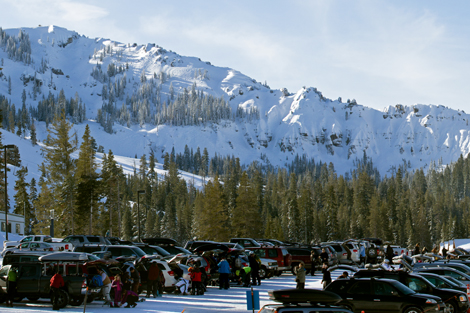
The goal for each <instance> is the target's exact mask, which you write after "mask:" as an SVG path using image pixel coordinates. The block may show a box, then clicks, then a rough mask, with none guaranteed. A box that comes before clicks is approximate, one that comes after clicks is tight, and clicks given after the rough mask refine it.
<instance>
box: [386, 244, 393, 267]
mask: <svg viewBox="0 0 470 313" xmlns="http://www.w3.org/2000/svg"><path fill="white" fill-rule="evenodd" d="M385 255H386V256H387V259H388V261H389V262H390V263H392V261H393V248H392V246H391V245H390V244H389V245H388V246H387V249H386V250H385Z"/></svg>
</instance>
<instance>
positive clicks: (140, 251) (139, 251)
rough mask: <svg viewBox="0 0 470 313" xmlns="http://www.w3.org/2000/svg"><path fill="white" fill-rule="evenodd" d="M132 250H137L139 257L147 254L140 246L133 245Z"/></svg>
mask: <svg viewBox="0 0 470 313" xmlns="http://www.w3.org/2000/svg"><path fill="white" fill-rule="evenodd" d="M132 251H134V252H135V254H137V256H138V257H140V258H141V257H143V256H144V255H145V252H144V251H143V250H142V249H140V248H139V247H132Z"/></svg>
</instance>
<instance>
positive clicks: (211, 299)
mask: <svg viewBox="0 0 470 313" xmlns="http://www.w3.org/2000/svg"><path fill="white" fill-rule="evenodd" d="M342 272H343V271H335V272H332V278H333V279H336V278H337V277H338V276H339V275H340V274H341V273H342ZM321 277H322V276H321V273H320V272H317V276H313V277H312V276H307V280H306V284H305V287H306V288H317V289H321V284H320V281H321ZM295 285H296V283H295V276H293V275H292V274H291V273H285V274H283V275H281V276H280V277H274V278H271V279H265V280H263V281H262V284H261V286H256V287H254V288H253V289H254V290H259V292H260V305H261V306H263V305H265V304H268V303H273V301H272V300H269V298H268V294H267V291H268V290H272V289H282V288H295ZM247 290H250V289H249V288H242V287H232V288H230V289H228V290H220V289H219V288H218V287H208V291H207V292H206V293H205V294H204V295H203V296H191V295H187V296H182V295H174V294H164V295H163V297H162V298H156V299H154V298H150V299H146V301H145V302H140V303H139V304H138V305H137V307H135V308H134V309H132V312H158V313H173V312H182V311H183V309H186V311H185V313H186V312H188V313H190V312H196V313H203V312H233V313H235V312H236V313H238V312H240V313H241V312H251V311H247V309H246V291H247ZM102 302H103V301H98V300H97V301H93V302H92V303H91V304H88V305H87V308H86V312H108V311H109V312H116V310H124V311H127V309H125V308H118V309H115V308H109V307H103V306H102ZM51 310H52V305H51V303H50V302H49V301H48V299H44V300H42V301H41V299H40V300H38V301H37V303H26V302H24V303H15V306H14V307H13V308H7V307H5V305H4V304H0V312H7V311H8V312H51ZM60 311H64V312H83V306H80V307H72V306H67V307H66V308H64V309H61V310H60ZM256 312H257V311H256Z"/></svg>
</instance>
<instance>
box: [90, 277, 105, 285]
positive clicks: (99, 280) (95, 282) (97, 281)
mask: <svg viewBox="0 0 470 313" xmlns="http://www.w3.org/2000/svg"><path fill="white" fill-rule="evenodd" d="M90 286H91V287H101V286H103V279H102V278H101V275H95V276H93V278H92V279H91V282H90Z"/></svg>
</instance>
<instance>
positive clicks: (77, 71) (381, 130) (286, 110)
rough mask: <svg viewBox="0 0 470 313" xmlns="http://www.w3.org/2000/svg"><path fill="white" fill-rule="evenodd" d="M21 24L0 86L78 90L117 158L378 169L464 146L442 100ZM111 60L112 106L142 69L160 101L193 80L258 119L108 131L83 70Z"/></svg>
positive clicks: (465, 134)
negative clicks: (193, 156)
mask: <svg viewBox="0 0 470 313" xmlns="http://www.w3.org/2000/svg"><path fill="white" fill-rule="evenodd" d="M4 31H5V32H6V34H8V35H10V36H16V37H17V36H18V34H19V32H20V30H19V29H8V30H4ZM23 31H24V32H25V33H26V34H28V35H29V39H30V42H31V59H32V63H31V64H26V63H25V62H21V61H17V60H13V59H11V57H10V58H9V56H8V49H6V48H5V47H2V49H0V59H2V64H0V67H3V70H2V71H1V73H3V76H2V77H0V94H3V95H4V96H6V97H7V98H8V99H9V100H11V102H12V103H15V104H16V107H17V108H19V107H21V103H22V93H23V90H25V91H26V95H27V97H26V105H27V106H28V107H29V106H31V107H33V108H34V107H36V106H37V100H36V101H35V100H34V95H33V85H34V84H33V83H32V81H33V78H35V79H36V80H39V81H40V82H41V87H40V92H41V93H40V94H39V95H37V99H38V100H40V99H42V97H43V95H45V96H47V95H48V94H49V93H52V94H55V95H57V94H59V92H60V91H61V90H63V91H64V93H65V96H66V98H67V99H69V98H72V97H75V95H76V94H78V96H79V97H80V99H81V100H82V102H83V103H84V104H85V105H86V117H87V119H88V121H86V123H87V124H89V125H90V127H91V135H92V136H93V137H94V138H95V139H96V141H97V144H98V145H100V146H103V148H104V151H105V152H107V151H108V150H112V151H113V153H114V154H115V155H116V156H118V157H120V159H121V160H122V161H123V162H124V163H126V162H127V163H129V162H130V163H133V162H134V161H135V163H136V165H137V166H138V159H139V158H140V156H141V155H143V154H144V153H145V154H147V155H148V154H149V152H150V150H153V151H155V154H156V157H157V158H158V160H159V161H162V156H163V154H164V153H165V152H170V151H171V150H172V148H173V147H174V148H175V151H176V152H177V153H182V152H183V150H184V147H185V145H188V146H189V147H190V148H193V149H194V150H195V149H196V148H197V147H200V148H201V150H202V149H203V148H207V149H208V151H209V155H210V156H213V155H214V154H215V153H218V154H220V155H234V156H236V157H239V158H240V160H241V162H242V163H244V164H247V163H250V162H251V161H253V160H259V161H262V162H265V161H266V160H269V162H270V163H271V164H273V165H276V166H283V165H285V164H286V163H288V162H290V161H291V160H292V159H293V158H294V156H295V155H296V154H299V155H304V154H305V155H307V156H308V157H313V158H315V160H316V161H320V160H321V161H323V162H333V163H334V165H335V168H336V170H337V171H338V173H340V174H342V173H344V172H345V171H348V170H349V169H351V168H352V167H353V166H354V160H355V159H356V158H359V159H361V158H362V157H363V155H364V152H365V153H366V154H367V156H369V157H371V158H372V159H373V161H374V163H375V165H376V166H377V167H378V168H379V170H380V171H381V173H382V174H385V173H386V172H387V171H389V170H390V169H391V168H393V167H394V166H398V165H401V164H403V163H406V164H408V165H409V167H411V168H420V167H424V168H425V169H426V168H427V167H428V166H429V165H430V163H431V161H436V162H437V161H438V160H440V161H441V162H442V163H443V164H447V163H450V162H452V161H455V160H457V158H458V157H459V156H460V154H464V155H467V154H468V153H469V151H470V141H469V139H470V136H469V127H468V119H469V118H470V116H469V115H468V114H466V113H464V112H461V111H456V110H452V109H449V108H447V107H443V106H434V105H415V106H413V107H403V106H401V105H396V106H394V107H388V108H385V109H384V110H383V111H382V112H381V111H378V110H375V109H371V108H367V107H364V106H362V105H359V104H357V103H356V101H354V100H352V101H344V102H342V101H341V99H338V100H334V101H333V100H330V99H326V98H324V97H323V96H322V94H321V92H319V91H317V90H316V88H305V87H304V88H301V89H300V90H299V91H297V92H296V93H289V92H288V91H287V90H271V89H270V88H269V87H267V86H264V85H263V84H261V83H259V82H256V80H254V79H252V78H250V77H248V76H246V75H243V74H242V73H240V72H238V71H236V70H234V69H230V68H222V67H215V66H212V65H210V63H209V62H204V61H201V60H200V59H198V58H196V57H185V56H180V55H178V54H176V53H174V52H171V51H166V50H165V49H163V48H161V47H159V46H158V45H155V44H146V45H137V44H122V43H117V42H114V41H112V40H109V39H103V38H96V39H90V38H87V37H85V36H82V35H79V34H77V33H75V32H73V31H68V30H66V29H63V28H60V27H56V26H49V27H38V28H24V29H23ZM111 63H113V64H115V65H116V67H119V66H122V67H123V68H125V69H126V70H125V71H124V72H123V73H119V74H116V75H114V76H112V77H111V81H112V82H115V81H116V80H119V79H120V80H122V79H123V77H125V78H124V81H125V82H126V86H125V89H124V96H122V97H121V99H117V100H116V106H117V107H118V108H119V107H121V106H122V104H123V103H126V98H127V97H131V96H132V95H133V94H135V93H136V90H138V89H139V88H140V87H141V86H142V75H144V76H145V79H147V80H152V79H154V80H156V81H158V82H159V84H160V85H159V88H160V90H161V93H160V97H161V98H163V101H165V100H166V99H169V98H170V97H171V88H173V89H174V93H175V94H178V93H181V92H182V91H183V89H184V88H188V89H191V86H192V85H193V84H195V85H196V86H197V87H196V89H197V90H202V91H203V92H204V93H206V94H209V95H213V96H215V97H224V98H225V100H226V101H228V103H229V104H230V106H231V108H232V112H233V113H235V112H236V111H237V109H239V110H240V109H241V110H244V111H246V112H248V111H250V110H253V109H255V110H257V111H258V112H259V118H233V119H231V120H226V121H222V122H218V123H201V124H200V125H193V126H174V125H171V123H166V124H160V125H153V124H148V123H147V124H143V125H120V124H118V123H114V125H113V133H111V134H110V133H107V132H105V131H104V130H103V128H102V127H101V126H100V125H99V124H98V123H96V122H95V119H96V118H97V115H98V110H99V109H100V108H101V107H102V105H103V103H105V102H106V101H105V100H104V99H103V97H102V92H103V83H102V82H101V81H100V80H99V79H95V78H94V77H92V75H91V73H92V71H93V70H94V68H95V67H96V66H97V64H100V65H101V69H102V71H103V72H106V70H107V68H108V65H109V64H111ZM44 64H46V66H44ZM273 66H275V65H273ZM162 73H163V74H162ZM124 75H125V76H124ZM162 75H163V78H162V79H160V77H162ZM8 78H10V80H11V95H10V94H9V92H8V90H9V83H8ZM36 126H37V127H38V139H39V140H40V141H42V140H44V139H45V136H46V131H45V124H44V123H39V125H36ZM84 127H85V125H84V124H77V125H75V126H74V128H75V130H76V131H77V134H78V138H81V136H82V134H83V131H84ZM3 132H4V131H3ZM5 137H6V136H5V135H4V139H3V140H4V141H3V142H4V143H6V144H10V143H13V144H17V143H20V142H22V141H24V139H20V138H19V137H16V136H13V135H12V136H8V137H6V138H5ZM21 147H23V145H20V153H21V155H22V158H23V160H24V159H28V158H32V159H34V160H35V162H34V163H38V160H40V157H38V158H36V157H30V155H29V152H24V151H22V149H23V148H21ZM34 149H36V148H34ZM36 150H37V149H36ZM35 153H36V154H37V151H36V152H35ZM136 156H137V159H135V157H136ZM130 160H132V161H130ZM26 162H27V161H26ZM39 163H40V162H39ZM31 170H33V171H35V170H36V169H35V168H34V169H31Z"/></svg>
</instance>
